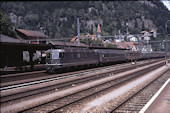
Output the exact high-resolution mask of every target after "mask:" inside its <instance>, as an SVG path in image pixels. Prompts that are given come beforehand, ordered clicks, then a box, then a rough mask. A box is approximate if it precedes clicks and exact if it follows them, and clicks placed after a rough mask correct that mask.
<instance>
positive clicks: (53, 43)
mask: <svg viewBox="0 0 170 113" xmlns="http://www.w3.org/2000/svg"><path fill="white" fill-rule="evenodd" d="M49 43H51V44H52V45H59V46H77V45H78V44H77V43H76V42H74V43H72V42H60V41H50V42H49ZM80 46H83V47H87V45H86V44H84V43H80Z"/></svg>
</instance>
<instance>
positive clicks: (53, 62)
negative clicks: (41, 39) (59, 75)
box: [45, 49, 64, 72]
mask: <svg viewBox="0 0 170 113" xmlns="http://www.w3.org/2000/svg"><path fill="white" fill-rule="evenodd" d="M63 52H64V50H61V49H50V50H47V51H46V64H45V68H46V69H47V72H49V71H50V72H54V70H55V69H57V68H60V67H61V66H62V65H61V64H60V61H61V58H62V57H63V54H64V53H63Z"/></svg>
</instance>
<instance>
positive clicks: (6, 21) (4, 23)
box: [0, 12, 16, 37]
mask: <svg viewBox="0 0 170 113" xmlns="http://www.w3.org/2000/svg"><path fill="white" fill-rule="evenodd" d="M0 22H1V27H0V31H1V34H2V33H3V34H4V35H8V36H11V37H16V33H15V30H14V29H13V27H12V23H11V21H10V18H9V16H8V15H7V14H3V13H1V12H0Z"/></svg>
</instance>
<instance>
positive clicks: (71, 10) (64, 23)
mask: <svg viewBox="0 0 170 113" xmlns="http://www.w3.org/2000/svg"><path fill="white" fill-rule="evenodd" d="M0 7H1V15H6V14H7V15H9V18H10V19H11V23H12V26H14V27H15V28H20V29H29V30H38V31H40V30H41V31H43V32H45V34H47V35H49V36H50V37H51V38H72V37H73V36H75V35H77V23H76V18H77V17H78V18H79V19H80V32H81V34H83V35H86V34H88V33H90V34H95V33H96V27H97V24H100V25H101V30H102V34H103V35H113V34H115V33H118V29H121V30H122V32H125V30H126V23H128V27H129V31H130V32H131V33H139V32H140V31H141V30H151V29H155V30H157V31H158V32H161V33H162V32H164V31H163V30H164V25H165V22H166V21H167V20H168V19H170V11H168V9H167V8H166V7H165V6H164V5H163V3H162V2H160V1H114V2H113V1H83V2H82V1H62V2H59V1H58V2H55V1H49V2H45V1H43V2H19V1H18V2H1V6H0ZM1 19H2V16H1Z"/></svg>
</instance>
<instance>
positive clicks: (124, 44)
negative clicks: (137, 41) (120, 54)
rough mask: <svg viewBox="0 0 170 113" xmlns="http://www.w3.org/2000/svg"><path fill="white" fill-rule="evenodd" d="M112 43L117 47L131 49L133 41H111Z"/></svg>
mask: <svg viewBox="0 0 170 113" xmlns="http://www.w3.org/2000/svg"><path fill="white" fill-rule="evenodd" d="M112 44H115V45H117V47H118V48H125V49H129V48H130V49H132V48H133V46H134V42H113V43H112ZM119 46H120V47H119Z"/></svg>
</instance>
